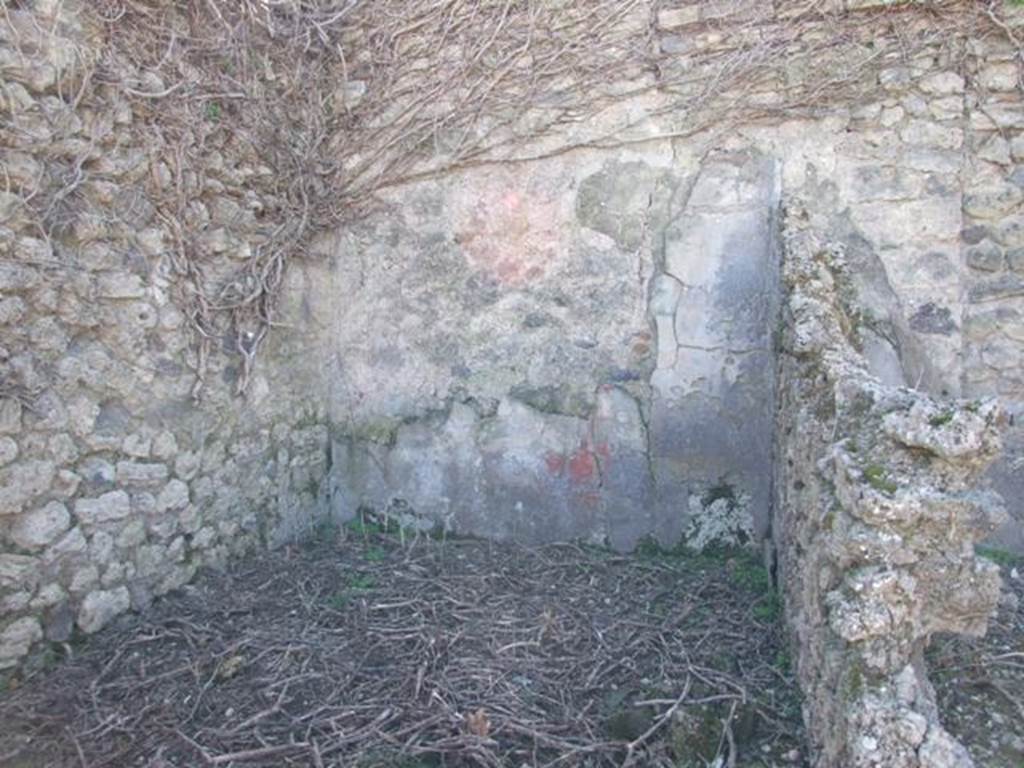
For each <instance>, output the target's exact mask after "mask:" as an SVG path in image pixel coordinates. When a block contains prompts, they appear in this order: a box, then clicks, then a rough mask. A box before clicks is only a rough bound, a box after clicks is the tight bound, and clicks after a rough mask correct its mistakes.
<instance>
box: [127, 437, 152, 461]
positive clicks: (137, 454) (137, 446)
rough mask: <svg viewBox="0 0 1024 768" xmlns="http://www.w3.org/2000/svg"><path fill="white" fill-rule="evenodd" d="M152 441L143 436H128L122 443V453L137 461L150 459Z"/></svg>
mask: <svg viewBox="0 0 1024 768" xmlns="http://www.w3.org/2000/svg"><path fill="white" fill-rule="evenodd" d="M151 446H152V440H151V439H150V438H149V437H146V436H143V435H137V434H133V435H127V436H126V437H125V438H124V441H123V442H122V443H121V451H122V452H123V453H126V454H128V455H129V456H132V457H134V458H137V459H148V458H149V453H150V447H151Z"/></svg>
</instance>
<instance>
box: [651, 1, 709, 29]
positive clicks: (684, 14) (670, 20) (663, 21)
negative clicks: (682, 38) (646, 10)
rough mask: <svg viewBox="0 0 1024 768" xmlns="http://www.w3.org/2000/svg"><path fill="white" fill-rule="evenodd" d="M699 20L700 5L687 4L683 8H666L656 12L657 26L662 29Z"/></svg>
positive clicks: (681, 25)
mask: <svg viewBox="0 0 1024 768" xmlns="http://www.w3.org/2000/svg"><path fill="white" fill-rule="evenodd" d="M698 21H700V5H698V4H694V5H688V6H685V7H683V8H668V9H665V10H662V11H659V12H658V26H659V27H661V28H662V29H675V28H676V27H684V26H686V25H687V24H696V23H697V22H698Z"/></svg>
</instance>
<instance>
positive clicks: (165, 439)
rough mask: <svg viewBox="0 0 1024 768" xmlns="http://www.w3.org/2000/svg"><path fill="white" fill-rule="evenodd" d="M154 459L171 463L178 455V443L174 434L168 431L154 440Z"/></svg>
mask: <svg viewBox="0 0 1024 768" xmlns="http://www.w3.org/2000/svg"><path fill="white" fill-rule="evenodd" d="M152 451H153V458H155V459H159V460H160V461H170V460H172V459H174V458H175V457H176V456H177V455H178V441H177V439H176V438H175V437H174V433H173V432H167V431H166V430H165V431H163V432H161V433H159V434H158V435H157V436H156V437H154V438H153V447H152Z"/></svg>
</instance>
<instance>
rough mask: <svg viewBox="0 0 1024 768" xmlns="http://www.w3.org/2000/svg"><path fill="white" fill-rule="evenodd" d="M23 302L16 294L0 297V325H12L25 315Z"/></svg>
mask: <svg viewBox="0 0 1024 768" xmlns="http://www.w3.org/2000/svg"><path fill="white" fill-rule="evenodd" d="M25 311H26V308H25V302H24V301H23V300H22V299H21V298H19V297H17V296H7V297H5V298H3V299H0V325H13V324H15V323H17V322H18V321H20V320H21V319H22V318H23V317H24V316H25Z"/></svg>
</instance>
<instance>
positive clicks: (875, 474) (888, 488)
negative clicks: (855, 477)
mask: <svg viewBox="0 0 1024 768" xmlns="http://www.w3.org/2000/svg"><path fill="white" fill-rule="evenodd" d="M864 479H865V480H867V481H868V485H870V486H871V487H872V488H874V489H875V490H876V491H882V492H883V493H888V494H890V495H891V494H894V493H896V491H897V490H899V486H898V485H896V483H895V482H893V481H892V479H891V478H890V477H889V473H888V471H886V469H885V467H883V466H882V465H880V464H871V465H869V466H867V467H864Z"/></svg>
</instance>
